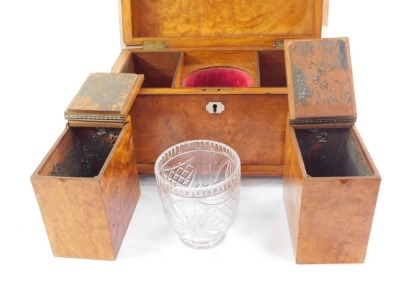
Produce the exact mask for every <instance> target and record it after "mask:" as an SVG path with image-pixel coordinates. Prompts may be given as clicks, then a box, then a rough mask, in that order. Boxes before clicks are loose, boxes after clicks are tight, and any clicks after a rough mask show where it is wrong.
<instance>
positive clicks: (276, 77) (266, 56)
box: [258, 50, 286, 87]
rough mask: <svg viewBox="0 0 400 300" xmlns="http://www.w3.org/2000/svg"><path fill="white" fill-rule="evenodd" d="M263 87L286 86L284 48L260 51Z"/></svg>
mask: <svg viewBox="0 0 400 300" xmlns="http://www.w3.org/2000/svg"><path fill="white" fill-rule="evenodd" d="M258 61H259V69H260V71H259V72H260V86H261V87H286V69H285V53H284V51H283V50H262V51H258Z"/></svg>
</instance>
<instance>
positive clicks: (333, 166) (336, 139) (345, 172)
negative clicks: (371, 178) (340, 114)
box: [296, 128, 371, 177]
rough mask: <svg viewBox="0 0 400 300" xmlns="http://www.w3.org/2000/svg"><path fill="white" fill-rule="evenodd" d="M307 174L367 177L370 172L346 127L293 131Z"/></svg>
mask: <svg viewBox="0 0 400 300" xmlns="http://www.w3.org/2000/svg"><path fill="white" fill-rule="evenodd" d="M296 137H297V140H298V143H299V146H300V151H301V155H302V158H303V161H304V164H305V168H306V171H307V174H308V175H310V176H312V177H334V176H368V175H371V170H370V168H369V166H368V164H367V161H366V158H365V156H364V154H363V153H362V151H361V149H360V145H359V143H358V142H357V141H356V139H355V137H354V135H353V133H352V131H351V129H350V128H322V129H321V128H314V129H296Z"/></svg>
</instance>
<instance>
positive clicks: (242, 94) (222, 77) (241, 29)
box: [112, 0, 327, 175]
mask: <svg viewBox="0 0 400 300" xmlns="http://www.w3.org/2000/svg"><path fill="white" fill-rule="evenodd" d="M326 4H327V1H323V0H285V1H276V0H252V1H236V0H235V1H209V0H206V1H203V0H201V1H190V0H185V1H176V0H159V1H151V0H121V16H122V33H123V41H124V44H125V46H126V47H125V48H124V49H123V50H122V52H121V54H120V56H119V58H118V59H117V61H116V62H115V64H114V66H113V69H112V72H115V73H138V74H144V77H145V80H144V83H143V86H142V88H141V89H140V91H139V94H138V96H137V98H136V100H135V102H134V104H133V108H132V110H131V119H132V122H133V128H134V131H133V140H134V144H135V149H136V159H137V163H138V169H139V172H141V173H153V168H154V162H155V160H156V158H157V157H158V156H159V155H160V154H161V153H162V152H163V151H164V150H165V149H167V148H168V147H170V146H172V145H174V144H177V143H180V142H183V141H186V140H192V139H210V140H217V141H219V142H222V143H225V144H228V145H229V146H231V147H232V148H233V149H235V150H236V151H237V153H238V154H239V156H240V158H241V162H242V173H243V174H244V175H246V174H248V175H282V174H283V161H284V141H285V130H286V117H287V113H288V98H287V86H286V73H285V61H284V51H283V40H284V39H289V38H290V39H300V38H303V39H304V38H318V37H320V36H321V28H322V24H323V16H324V12H325V11H326Z"/></svg>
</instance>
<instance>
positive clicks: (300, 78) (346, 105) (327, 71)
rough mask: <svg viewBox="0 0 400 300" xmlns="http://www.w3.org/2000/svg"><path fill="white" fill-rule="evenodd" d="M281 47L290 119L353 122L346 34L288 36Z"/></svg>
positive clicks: (352, 99)
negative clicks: (302, 37)
mask: <svg viewBox="0 0 400 300" xmlns="http://www.w3.org/2000/svg"><path fill="white" fill-rule="evenodd" d="M284 47H285V63H286V77H287V85H288V97H289V117H290V119H291V121H295V122H297V123H318V122H319V123H324V122H341V123H343V122H355V119H356V117H357V112H356V102H355V97H354V86H353V75H352V69H351V60H350V48H349V40H348V38H326V39H314V40H287V41H285V45H284Z"/></svg>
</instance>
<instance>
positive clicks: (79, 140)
mask: <svg viewBox="0 0 400 300" xmlns="http://www.w3.org/2000/svg"><path fill="white" fill-rule="evenodd" d="M120 132H121V129H120V128H89V127H88V128H86V127H71V128H70V129H69V131H68V133H67V137H65V138H64V139H63V140H61V143H60V144H59V145H58V148H60V149H61V148H63V147H64V148H66V149H67V150H66V151H65V152H64V155H63V156H61V159H59V161H56V162H53V168H52V170H51V172H50V174H48V175H50V176H65V177H95V176H97V175H98V174H99V172H100V170H101V168H102V167H103V165H104V163H105V161H106V159H107V157H108V155H109V154H110V152H111V150H112V148H113V145H114V143H115V141H116V140H117V138H118V136H119V134H120ZM63 144H64V145H63Z"/></svg>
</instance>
